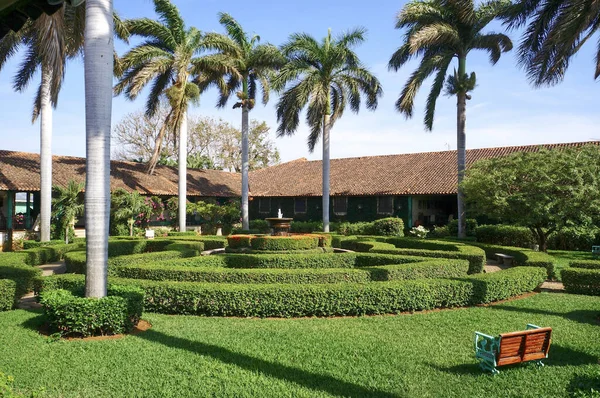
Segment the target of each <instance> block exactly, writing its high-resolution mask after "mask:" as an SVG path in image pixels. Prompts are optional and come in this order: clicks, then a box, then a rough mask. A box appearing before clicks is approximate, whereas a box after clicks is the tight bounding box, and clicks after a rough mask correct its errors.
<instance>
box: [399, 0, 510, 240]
mask: <svg viewBox="0 0 600 398" xmlns="http://www.w3.org/2000/svg"><path fill="white" fill-rule="evenodd" d="M506 4H507V3H506V1H505V0H488V1H486V2H484V3H481V4H479V5H478V6H477V7H476V6H475V4H474V1H473V0H468V1H456V0H416V1H411V2H410V3H408V4H406V5H405V6H404V8H403V9H402V10H401V11H400V13H399V14H398V17H397V22H396V29H406V33H405V34H404V40H403V44H402V46H401V47H400V48H399V49H398V50H397V51H396V52H395V53H394V54H393V55H392V58H391V59H390V61H389V68H390V69H393V70H395V71H397V70H398V69H399V68H401V67H402V66H404V65H405V64H406V63H407V62H408V61H410V60H412V59H413V58H420V59H421V61H420V64H419V66H418V67H417V69H416V70H415V71H414V72H413V73H412V75H411V76H410V77H409V79H408V82H406V85H405V86H404V89H403V90H402V93H401V94H400V97H399V98H398V100H397V101H396V109H397V110H398V111H399V112H401V113H403V114H404V115H405V116H406V117H407V118H410V117H412V115H413V106H414V100H415V96H416V95H417V92H418V91H419V88H420V87H421V85H422V84H423V82H424V81H425V80H426V79H427V78H428V77H429V76H432V75H435V77H434V80H433V83H432V86H431V91H430V92H429V96H428V97H427V104H426V109H425V120H424V122H425V128H426V129H427V130H431V129H432V128H433V118H434V114H435V106H436V102H437V99H438V97H439V96H440V93H441V92H442V89H443V88H444V83H446V94H448V95H449V96H454V95H455V96H456V98H457V107H456V108H457V129H456V130H457V131H456V133H457V144H458V145H457V168H458V184H459V185H458V195H457V196H458V220H459V222H458V236H459V237H464V236H465V232H466V224H465V206H464V196H463V194H462V190H461V189H460V183H461V181H462V179H463V177H464V172H465V162H466V135H465V123H466V101H467V100H468V99H471V96H470V94H469V92H470V91H472V90H473V89H474V88H475V73H473V72H472V73H471V74H470V75H469V74H467V55H468V54H469V52H471V50H484V51H487V52H488V53H489V56H490V62H491V63H492V65H494V64H495V63H496V62H498V60H499V59H500V56H501V54H502V53H503V52H507V51H510V50H511V49H512V42H511V41H510V39H509V38H508V37H507V36H506V35H504V34H501V33H482V30H483V29H484V28H485V27H486V26H487V25H488V24H489V23H490V22H491V21H493V20H494V19H495V18H497V17H498V15H499V14H500V12H501V11H502V10H504V9H505V7H506ZM454 58H457V60H458V71H457V70H456V69H455V70H454V73H453V74H451V75H450V76H448V79H447V80H446V76H447V75H448V68H449V67H450V64H452V61H453V59H454Z"/></svg>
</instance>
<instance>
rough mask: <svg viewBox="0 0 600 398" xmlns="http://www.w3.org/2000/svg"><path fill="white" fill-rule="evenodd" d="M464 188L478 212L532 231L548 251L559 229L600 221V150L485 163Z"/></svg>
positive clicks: (588, 148)
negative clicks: (547, 247)
mask: <svg viewBox="0 0 600 398" xmlns="http://www.w3.org/2000/svg"><path fill="white" fill-rule="evenodd" d="M490 187H493V190H494V195H490V194H489V189H490ZM462 189H463V190H464V192H465V195H466V197H467V200H468V201H469V204H470V206H471V209H472V211H473V212H475V213H476V214H481V215H486V216H488V217H491V218H494V219H498V220H500V221H502V222H505V223H510V224H514V225H520V226H525V227H528V228H530V229H532V230H533V231H534V232H535V234H536V238H537V240H538V244H539V245H540V249H541V250H544V251H545V250H546V240H547V237H548V235H550V234H551V233H552V232H554V231H555V230H560V229H562V228H564V227H566V226H570V225H574V224H576V225H590V224H592V223H593V222H595V221H597V220H598V218H599V217H600V147H598V146H597V145H588V146H583V147H579V148H567V149H556V150H546V149H542V150H539V151H537V152H518V153H515V154H513V155H510V156H505V157H500V158H496V159H488V160H482V161H479V162H477V163H476V164H474V165H473V166H472V167H471V168H470V169H469V170H468V172H467V176H466V178H465V180H464V181H463V184H462Z"/></svg>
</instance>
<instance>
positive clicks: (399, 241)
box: [341, 237, 485, 274]
mask: <svg viewBox="0 0 600 398" xmlns="http://www.w3.org/2000/svg"><path fill="white" fill-rule="evenodd" d="M375 239H377V240H375ZM341 246H342V248H344V249H349V250H354V251H359V252H370V253H385V254H397V255H404V256H420V257H433V258H448V259H461V260H468V261H469V273H470V274H476V273H480V272H482V271H483V266H484V265H485V253H484V252H483V251H482V250H481V249H478V248H476V247H472V246H468V245H464V244H461V243H452V242H441V241H432V240H424V239H416V238H374V237H362V238H361V237H357V238H355V239H346V240H342V241H341Z"/></svg>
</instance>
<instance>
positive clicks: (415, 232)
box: [410, 225, 429, 239]
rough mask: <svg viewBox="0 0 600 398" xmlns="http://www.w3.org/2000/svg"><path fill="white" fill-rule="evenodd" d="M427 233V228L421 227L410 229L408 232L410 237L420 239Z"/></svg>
mask: <svg viewBox="0 0 600 398" xmlns="http://www.w3.org/2000/svg"><path fill="white" fill-rule="evenodd" d="M428 233H429V231H428V230H427V228H425V227H424V226H422V225H419V226H418V227H412V229H411V230H410V234H411V235H412V236H414V237H417V238H420V239H425V238H426V237H427V234H428Z"/></svg>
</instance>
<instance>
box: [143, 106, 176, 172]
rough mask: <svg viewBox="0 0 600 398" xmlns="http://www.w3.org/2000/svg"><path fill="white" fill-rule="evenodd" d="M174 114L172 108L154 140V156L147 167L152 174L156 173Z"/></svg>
mask: <svg viewBox="0 0 600 398" xmlns="http://www.w3.org/2000/svg"><path fill="white" fill-rule="evenodd" d="M172 114H173V109H171V111H170V112H169V114H168V115H167V117H166V119H165V121H164V123H163V125H162V126H161V127H160V131H159V132H158V136H157V137H156V140H154V152H153V153H152V157H151V158H150V160H149V161H148V166H147V167H146V171H147V172H148V174H150V175H152V174H154V169H155V168H156V165H157V164H158V158H159V156H160V150H161V148H162V142H163V140H164V138H165V134H166V133H167V126H168V124H169V121H170V119H171V115H172Z"/></svg>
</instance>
